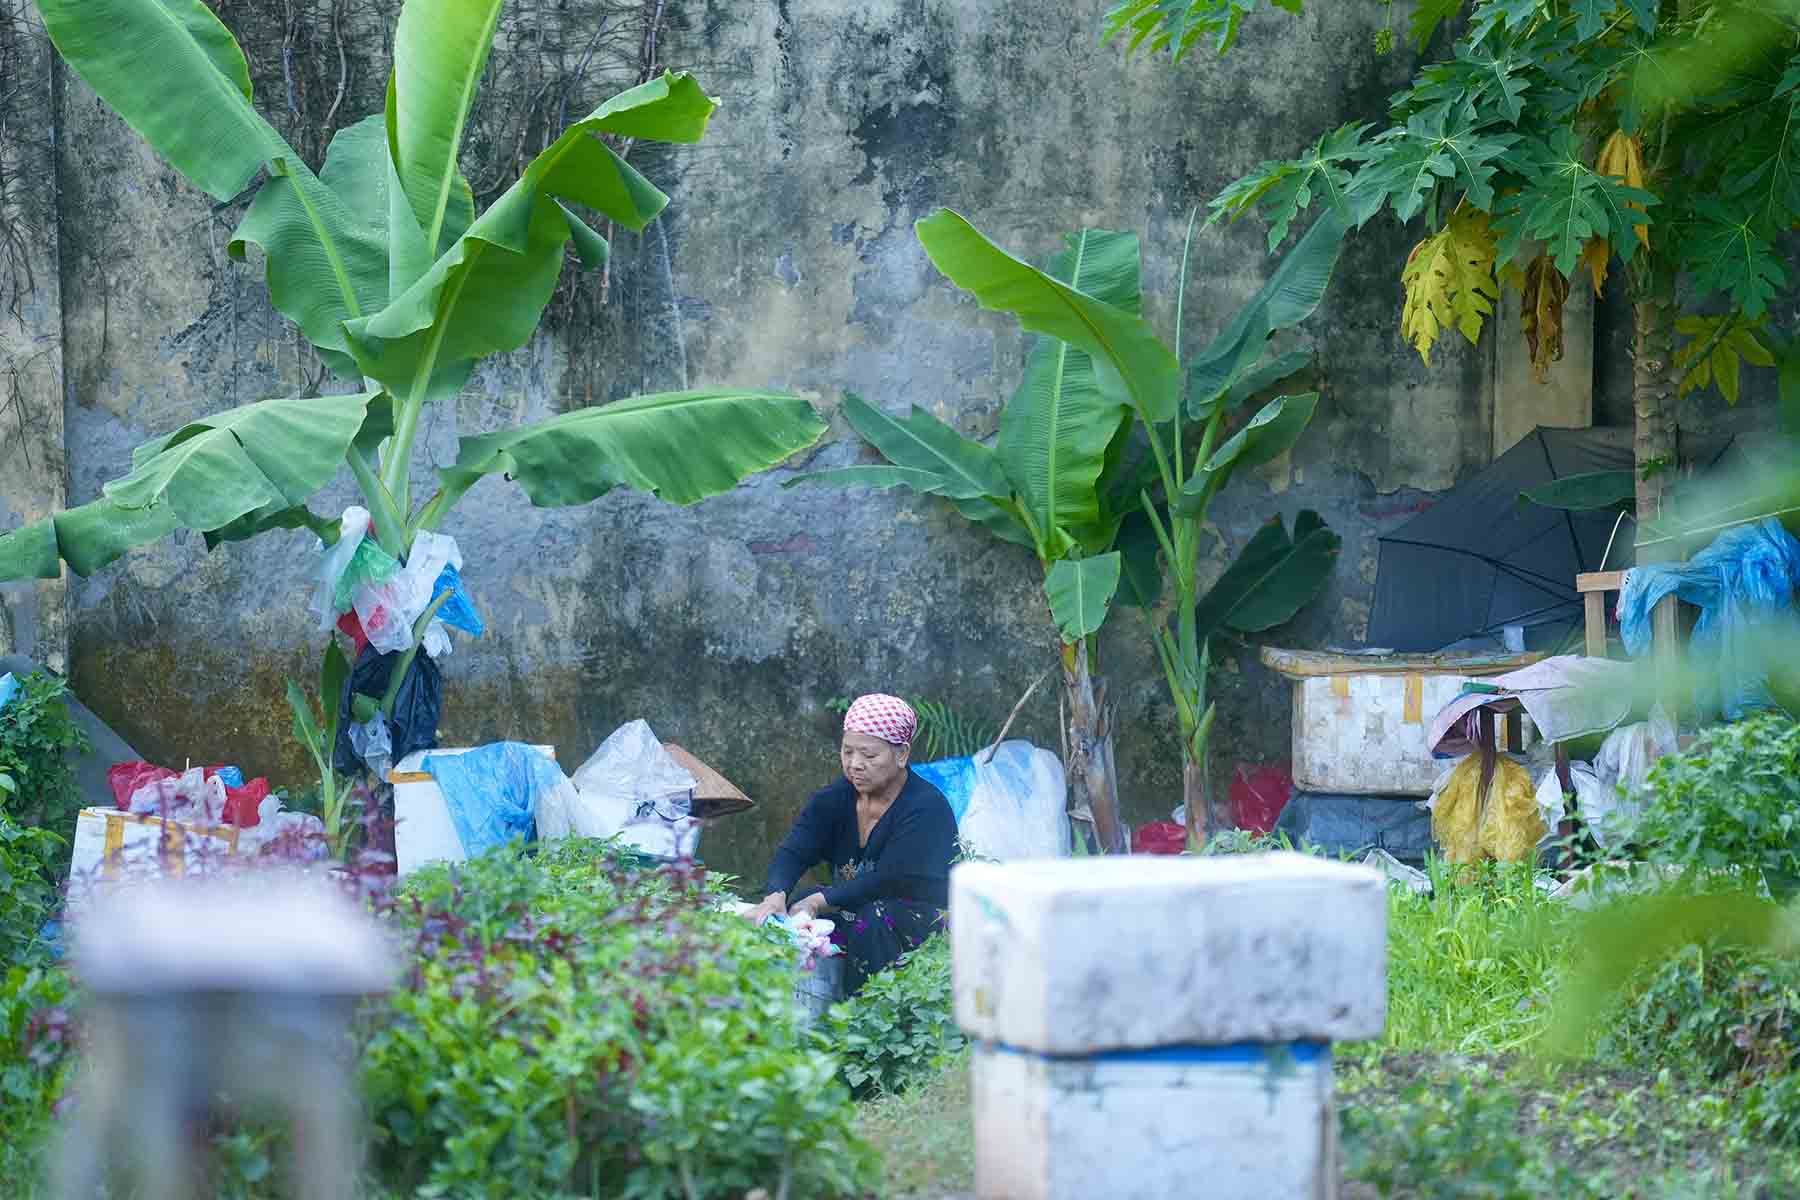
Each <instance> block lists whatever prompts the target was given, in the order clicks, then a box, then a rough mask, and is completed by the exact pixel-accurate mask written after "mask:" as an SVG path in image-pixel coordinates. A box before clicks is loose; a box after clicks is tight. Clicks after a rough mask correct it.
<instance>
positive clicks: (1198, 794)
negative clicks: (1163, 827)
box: [1181, 746, 1221, 850]
mask: <svg viewBox="0 0 1800 1200" xmlns="http://www.w3.org/2000/svg"><path fill="white" fill-rule="evenodd" d="M1181 802H1182V804H1183V806H1185V807H1186V809H1187V840H1188V845H1189V846H1190V847H1192V848H1194V849H1196V850H1197V849H1199V848H1200V847H1201V846H1204V845H1206V839H1207V837H1208V836H1209V835H1210V833H1211V832H1212V830H1213V829H1215V828H1217V827H1219V825H1220V824H1221V822H1218V821H1215V820H1214V814H1213V811H1212V781H1211V780H1210V778H1209V777H1208V775H1207V770H1206V747H1205V746H1199V747H1195V746H1187V747H1184V748H1183V751H1182V755H1181Z"/></svg>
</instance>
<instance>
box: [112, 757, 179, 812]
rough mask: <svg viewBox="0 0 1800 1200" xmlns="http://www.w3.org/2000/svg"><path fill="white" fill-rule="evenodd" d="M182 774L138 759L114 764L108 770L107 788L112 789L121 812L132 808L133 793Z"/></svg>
mask: <svg viewBox="0 0 1800 1200" xmlns="http://www.w3.org/2000/svg"><path fill="white" fill-rule="evenodd" d="M178 774H180V772H178V771H171V770H169V768H167V767H158V766H153V765H152V764H150V763H147V762H144V761H143V760H142V759H138V760H136V761H133V762H122V763H114V764H113V765H112V766H110V767H108V768H106V786H108V787H109V788H111V789H112V794H113V804H114V806H115V807H117V808H118V809H119V811H120V812H125V811H128V810H129V809H130V808H131V793H133V792H135V791H137V790H138V789H139V788H141V787H143V786H144V785H145V784H146V783H155V782H156V781H157V780H159V779H173V778H175V776H176V775H178Z"/></svg>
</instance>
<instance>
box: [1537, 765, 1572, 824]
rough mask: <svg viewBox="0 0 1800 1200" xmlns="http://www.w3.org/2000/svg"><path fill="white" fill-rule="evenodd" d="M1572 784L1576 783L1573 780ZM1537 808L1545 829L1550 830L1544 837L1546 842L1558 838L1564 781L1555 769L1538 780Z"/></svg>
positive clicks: (1546, 772)
mask: <svg viewBox="0 0 1800 1200" xmlns="http://www.w3.org/2000/svg"><path fill="white" fill-rule="evenodd" d="M1570 782H1571V783H1572V782H1574V781H1573V780H1572V779H1571V780H1570ZM1537 806H1538V815H1539V816H1541V817H1542V818H1543V819H1544V828H1545V829H1547V830H1549V832H1548V833H1546V834H1545V835H1544V840H1545V841H1548V840H1550V839H1551V838H1553V837H1555V836H1556V828H1557V826H1559V825H1561V824H1562V819H1563V786H1562V779H1561V778H1559V777H1558V776H1557V774H1556V768H1555V767H1551V768H1550V769H1549V770H1548V771H1545V772H1544V777H1543V778H1542V779H1540V780H1538V785H1537Z"/></svg>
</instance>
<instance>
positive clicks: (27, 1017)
mask: <svg viewBox="0 0 1800 1200" xmlns="http://www.w3.org/2000/svg"><path fill="white" fill-rule="evenodd" d="M0 969H4V970H5V974H4V975H0V1178H5V1179H9V1180H13V1181H15V1182H17V1181H24V1180H29V1179H31V1178H33V1177H35V1176H37V1175H39V1174H41V1170H42V1162H41V1158H42V1151H43V1147H44V1144H45V1142H46V1140H47V1136H48V1133H49V1130H50V1124H51V1111H52V1109H53V1107H54V1106H55V1104H56V1102H57V1101H58V1100H60V1099H61V1098H62V1092H63V1085H64V1083H65V1081H66V1080H67V1077H68V1073H69V1069H70V1066H71V1063H72V1061H73V1055H72V1050H73V1044H72V1040H71V1037H72V1028H73V1027H72V1024H71V1021H70V1017H69V1005H70V991H71V988H70V984H69V977H68V976H67V975H66V974H64V973H63V972H62V971H61V970H60V969H58V968H56V967H53V966H14V967H11V968H0Z"/></svg>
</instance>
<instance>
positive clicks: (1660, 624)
mask: <svg viewBox="0 0 1800 1200" xmlns="http://www.w3.org/2000/svg"><path fill="white" fill-rule="evenodd" d="M1625 576H1626V572H1624V571H1590V572H1587V573H1584V574H1581V575H1577V576H1576V577H1575V590H1576V591H1578V592H1580V593H1581V599H1582V603H1583V604H1584V605H1585V606H1586V611H1585V617H1586V631H1585V632H1586V636H1587V645H1586V648H1585V649H1586V652H1587V656H1588V657H1589V658H1605V657H1606V596H1607V593H1609V592H1616V591H1618V590H1619V589H1620V588H1622V587H1624V586H1625ZM1677 603H1678V602H1677V601H1676V599H1675V597H1674V596H1664V597H1663V598H1662V599H1661V600H1660V601H1658V602H1657V605H1656V609H1655V611H1653V612H1652V613H1651V614H1650V644H1651V647H1652V650H1653V652H1654V657H1655V662H1656V676H1657V681H1658V685H1657V692H1658V693H1659V694H1661V695H1662V700H1663V703H1664V704H1666V705H1670V706H1671V708H1670V712H1671V714H1672V713H1673V711H1674V709H1673V705H1674V704H1675V703H1676V699H1675V697H1674V695H1672V694H1670V689H1669V688H1668V687H1665V686H1663V684H1664V682H1665V681H1669V682H1671V683H1672V681H1673V680H1674V679H1675V677H1676V672H1675V665H1676V664H1675V655H1676V647H1677V645H1678V644H1679V642H1680V638H1681V618H1680V613H1679V610H1678V608H1677V607H1676V606H1677Z"/></svg>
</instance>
